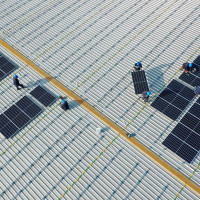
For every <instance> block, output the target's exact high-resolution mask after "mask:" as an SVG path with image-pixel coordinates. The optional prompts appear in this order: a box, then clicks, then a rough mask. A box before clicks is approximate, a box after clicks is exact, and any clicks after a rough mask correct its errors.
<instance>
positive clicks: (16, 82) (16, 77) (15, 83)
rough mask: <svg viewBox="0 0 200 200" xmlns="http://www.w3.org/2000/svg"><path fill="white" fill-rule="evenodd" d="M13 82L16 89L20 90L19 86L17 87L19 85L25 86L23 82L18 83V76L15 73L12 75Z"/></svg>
mask: <svg viewBox="0 0 200 200" xmlns="http://www.w3.org/2000/svg"><path fill="white" fill-rule="evenodd" d="M13 84H14V86H15V87H16V88H17V90H20V88H19V87H21V88H23V89H24V88H26V87H25V86H24V85H23V84H20V83H19V79H18V76H17V75H15V76H14V77H13Z"/></svg>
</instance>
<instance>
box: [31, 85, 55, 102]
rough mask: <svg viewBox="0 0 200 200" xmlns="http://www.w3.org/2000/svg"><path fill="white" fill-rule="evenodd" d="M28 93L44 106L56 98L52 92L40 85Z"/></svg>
mask: <svg viewBox="0 0 200 200" xmlns="http://www.w3.org/2000/svg"><path fill="white" fill-rule="evenodd" d="M30 94H31V95H32V96H33V97H35V98H36V99H37V100H38V101H39V102H40V103H42V104H43V105H44V106H49V105H51V104H52V103H53V102H54V101H55V100H56V97H54V96H53V95H52V94H50V93H49V92H47V91H46V90H45V89H44V88H43V87H41V86H37V87H36V88H35V89H34V90H32V91H31V92H30Z"/></svg>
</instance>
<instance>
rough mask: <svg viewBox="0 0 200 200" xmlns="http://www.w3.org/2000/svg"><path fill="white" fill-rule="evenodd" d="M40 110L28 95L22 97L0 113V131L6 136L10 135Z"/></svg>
mask: <svg viewBox="0 0 200 200" xmlns="http://www.w3.org/2000/svg"><path fill="white" fill-rule="evenodd" d="M41 111H42V109H41V108H40V107H39V106H37V105H36V104H35V103H34V102H33V101H31V100H30V99H29V98H28V97H26V96H25V97H23V98H22V99H20V100H19V101H18V102H17V103H16V104H15V105H12V106H11V107H10V108H8V109H7V110H6V111H5V112H4V113H3V114H1V115H0V132H1V133H2V134H3V135H4V136H5V137H6V138H9V137H11V136H12V135H13V134H15V133H16V132H17V131H18V130H19V129H21V128H22V127H23V126H24V125H25V124H27V123H28V122H30V121H31V120H32V118H34V117H35V116H36V115H38V114H39V113H40V112H41Z"/></svg>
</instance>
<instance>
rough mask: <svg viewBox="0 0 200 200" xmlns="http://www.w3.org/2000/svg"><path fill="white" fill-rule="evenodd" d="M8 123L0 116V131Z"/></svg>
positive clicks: (5, 118)
mask: <svg viewBox="0 0 200 200" xmlns="http://www.w3.org/2000/svg"><path fill="white" fill-rule="evenodd" d="M8 122H9V119H8V118H7V117H6V116H5V115H4V114H1V115H0V129H1V128H2V127H3V126H5V125H6V124H7V123H8Z"/></svg>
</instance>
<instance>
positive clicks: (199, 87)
mask: <svg viewBox="0 0 200 200" xmlns="http://www.w3.org/2000/svg"><path fill="white" fill-rule="evenodd" d="M194 93H195V94H197V95H200V86H195V87H194Z"/></svg>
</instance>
